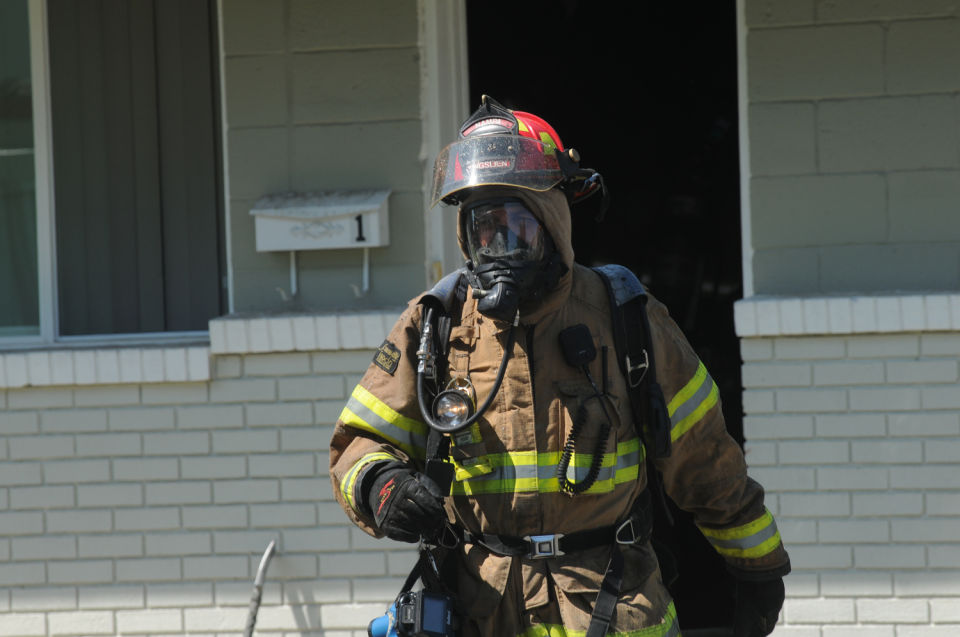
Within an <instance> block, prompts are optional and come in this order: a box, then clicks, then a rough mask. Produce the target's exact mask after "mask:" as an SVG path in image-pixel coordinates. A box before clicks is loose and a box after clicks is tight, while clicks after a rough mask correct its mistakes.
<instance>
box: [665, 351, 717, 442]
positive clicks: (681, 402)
mask: <svg viewBox="0 0 960 637" xmlns="http://www.w3.org/2000/svg"><path fill="white" fill-rule="evenodd" d="M719 398H720V390H719V389H718V388H717V384H716V383H715V382H713V378H712V377H711V376H710V374H709V373H707V368H706V367H705V366H704V364H703V362H701V363H700V365H699V366H698V367H697V373H696V374H694V375H693V378H691V379H690V382H688V383H687V384H686V385H684V387H683V389H681V390H680V391H678V392H677V395H676V396H674V397H673V399H672V400H671V401H670V404H668V405H667V412H668V413H669V414H670V440H671V441H673V442H676V440H677V438H679V437H680V436H682V435H683V434H685V433H687V431H689V430H690V428H691V427H693V426H694V425H695V424H697V423H698V422H699V421H700V419H701V418H703V416H704V414H706V413H707V412H708V411H710V408H711V407H713V406H714V405H716V404H717V401H718V400H719Z"/></svg>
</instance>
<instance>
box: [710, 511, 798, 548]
mask: <svg viewBox="0 0 960 637" xmlns="http://www.w3.org/2000/svg"><path fill="white" fill-rule="evenodd" d="M700 531H701V532H702V533H703V535H704V537H706V538H707V540H709V541H710V543H711V544H712V545H713V547H714V548H715V549H716V550H717V552H718V553H720V554H721V555H725V556H727V557H740V558H757V557H762V556H764V555H767V554H768V553H771V552H772V551H774V550H775V549H776V548H777V547H778V546H779V545H780V543H781V539H780V531H779V530H778V529H777V523H776V521H775V520H774V519H773V515H772V514H771V513H770V511H769V510H768V509H764V512H763V514H762V515H761V516H760V517H758V518H757V519H756V520H753V521H751V522H748V523H747V524H743V525H740V526H736V527H733V528H729V529H711V528H707V527H700Z"/></svg>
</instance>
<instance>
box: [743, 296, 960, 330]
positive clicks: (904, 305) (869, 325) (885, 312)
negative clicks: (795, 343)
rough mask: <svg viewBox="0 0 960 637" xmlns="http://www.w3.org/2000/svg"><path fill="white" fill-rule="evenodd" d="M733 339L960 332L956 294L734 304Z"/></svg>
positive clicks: (779, 299) (760, 300)
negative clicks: (734, 328) (735, 335)
mask: <svg viewBox="0 0 960 637" xmlns="http://www.w3.org/2000/svg"><path fill="white" fill-rule="evenodd" d="M733 314H734V324H735V327H736V332H737V336H739V337H740V338H752V337H758V336H812V335H823V334H869V333H878V334H891V333H898V332H948V331H960V293H954V292H939V293H929V294H903V295H897V294H891V295H876V296H829V297H803V298H801V297H762V296H754V297H750V298H747V299H742V300H740V301H737V303H736V304H735V305H734V311H733Z"/></svg>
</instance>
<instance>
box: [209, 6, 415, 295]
mask: <svg viewBox="0 0 960 637" xmlns="http://www.w3.org/2000/svg"><path fill="white" fill-rule="evenodd" d="M222 10H223V48H224V55H225V57H224V71H223V72H224V85H225V101H226V105H227V107H226V120H227V121H226V137H227V139H226V143H227V148H228V164H227V165H228V177H229V180H228V183H229V201H230V234H229V237H228V241H230V250H231V252H230V254H231V265H232V268H233V281H234V310H235V311H236V312H249V311H329V310H336V309H342V308H350V309H365V308H375V307H392V306H397V305H400V304H403V303H405V302H406V300H407V299H409V298H410V297H412V296H414V295H415V294H416V293H418V292H420V291H421V290H422V289H423V288H424V287H425V286H426V281H425V268H424V254H425V251H426V249H425V245H424V236H425V233H424V216H423V195H422V192H421V184H422V181H423V170H424V164H423V161H424V160H423V159H421V157H420V149H421V146H422V131H421V119H420V118H421V105H420V91H421V80H420V48H419V47H420V44H419V39H418V38H419V34H418V13H417V3H416V1H415V0H404V1H402V2H388V1H379V0H378V1H376V2H367V3H349V2H336V3H317V2H307V1H305V0H286V1H283V2H253V1H241V2H233V1H231V2H225V3H223V7H222ZM367 188H389V189H391V190H392V195H391V197H390V200H389V207H390V216H391V222H390V246H389V247H385V248H374V249H371V252H370V262H371V280H370V282H371V287H370V291H369V292H368V293H367V294H366V295H365V296H362V297H361V296H359V290H358V288H360V286H361V284H362V280H361V272H362V270H361V267H362V263H363V261H362V252H361V251H360V250H332V251H304V252H300V253H299V255H298V270H299V273H300V279H299V298H296V299H292V298H290V294H289V292H290V288H291V284H290V259H289V254H288V253H285V252H284V253H257V252H256V250H255V243H254V242H255V237H254V223H253V218H252V217H251V216H250V214H249V212H250V209H251V208H252V207H253V205H254V204H255V203H256V201H257V199H258V198H260V197H262V196H264V195H267V194H270V193H276V192H284V191H290V190H293V191H317V190H334V189H367Z"/></svg>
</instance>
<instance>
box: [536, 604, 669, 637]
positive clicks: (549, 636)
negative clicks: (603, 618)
mask: <svg viewBox="0 0 960 637" xmlns="http://www.w3.org/2000/svg"><path fill="white" fill-rule="evenodd" d="M586 634H587V631H585V630H573V629H569V628H564V627H563V626H561V625H559V624H538V625H536V626H531V627H529V628H527V629H526V630H524V631H523V632H521V633H518V635H517V637H585V636H586ZM607 637H680V624H679V623H678V622H677V609H676V607H674V605H673V601H672V600H671V601H670V603H669V604H668V605H667V612H666V613H664V615H663V620H662V621H661V622H660V623H659V624H657V625H656V626H648V627H647V628H638V629H637V630H628V631H626V632H608V633H607Z"/></svg>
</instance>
